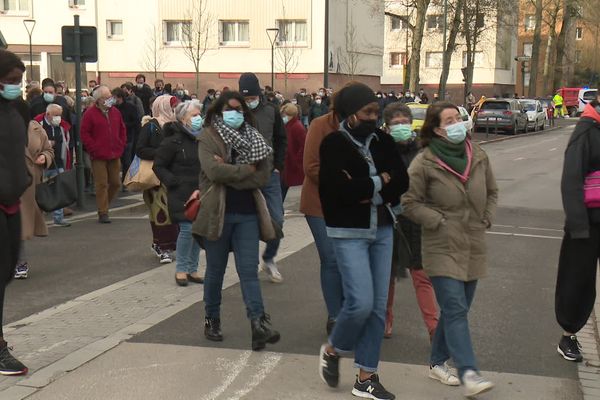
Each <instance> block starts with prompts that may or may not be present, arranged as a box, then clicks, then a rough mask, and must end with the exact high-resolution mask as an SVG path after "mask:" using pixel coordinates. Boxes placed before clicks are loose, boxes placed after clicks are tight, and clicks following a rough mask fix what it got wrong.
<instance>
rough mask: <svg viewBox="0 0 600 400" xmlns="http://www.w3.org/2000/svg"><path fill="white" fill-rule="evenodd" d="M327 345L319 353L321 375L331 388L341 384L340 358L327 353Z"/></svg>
mask: <svg viewBox="0 0 600 400" xmlns="http://www.w3.org/2000/svg"><path fill="white" fill-rule="evenodd" d="M327 346H328V345H327V344H324V345H323V346H321V351H320V352H319V375H320V376H321V379H322V380H323V382H325V383H326V384H327V385H329V386H330V387H337V385H338V384H339V383H340V356H339V355H337V354H335V355H333V354H329V353H327Z"/></svg>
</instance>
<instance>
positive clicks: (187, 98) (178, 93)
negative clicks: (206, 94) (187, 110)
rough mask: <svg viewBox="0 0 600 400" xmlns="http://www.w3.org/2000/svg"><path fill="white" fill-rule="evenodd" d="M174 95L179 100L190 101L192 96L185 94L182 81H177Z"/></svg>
mask: <svg viewBox="0 0 600 400" xmlns="http://www.w3.org/2000/svg"><path fill="white" fill-rule="evenodd" d="M174 96H175V97H177V98H178V99H179V101H190V100H191V99H192V98H191V97H190V96H188V95H187V94H185V86H184V85H183V83H178V84H177V85H176V86H175V93H174Z"/></svg>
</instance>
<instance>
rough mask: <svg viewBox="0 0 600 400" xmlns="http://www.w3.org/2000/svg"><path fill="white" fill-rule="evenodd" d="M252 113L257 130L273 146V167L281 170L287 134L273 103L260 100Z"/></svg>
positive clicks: (283, 162)
mask: <svg viewBox="0 0 600 400" xmlns="http://www.w3.org/2000/svg"><path fill="white" fill-rule="evenodd" d="M252 113H253V115H254V118H255V119H256V124H257V129H258V131H259V132H260V134H261V135H263V137H264V138H265V140H266V141H267V144H268V145H269V146H271V147H273V156H272V162H273V167H274V168H275V169H277V170H279V171H283V167H284V164H285V152H286V150H287V134H286V132H285V125H284V124H283V120H282V119H281V115H280V114H279V111H278V110H277V108H276V107H275V106H274V105H272V104H270V103H264V102H261V103H260V104H259V105H258V107H256V108H255V109H254V110H252Z"/></svg>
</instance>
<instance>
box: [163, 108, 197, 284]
mask: <svg viewBox="0 0 600 400" xmlns="http://www.w3.org/2000/svg"><path fill="white" fill-rule="evenodd" d="M201 113H202V103H200V102H199V101H197V100H191V101H186V102H184V103H180V104H179V105H178V106H177V107H176V108H175V118H176V121H175V122H168V123H166V124H164V125H163V132H164V136H165V138H164V140H163V141H162V143H161V144H160V147H159V148H158V149H157V150H156V153H155V154H154V165H153V167H152V168H153V170H154V172H155V173H156V176H157V177H158V179H159V180H160V182H161V184H163V185H165V187H166V188H167V204H168V207H169V216H170V217H171V221H172V222H173V223H176V224H178V225H179V236H178V237H177V253H176V260H177V263H176V268H175V270H176V273H175V282H177V284H178V285H179V286H187V285H188V282H193V283H203V282H204V278H202V277H201V276H200V275H199V274H198V261H199V256H200V246H199V245H198V243H196V241H195V240H194V238H193V237H192V222H191V221H189V220H188V219H187V218H186V217H185V214H184V211H185V203H186V201H187V200H188V199H189V197H190V195H191V194H192V193H193V192H194V190H196V189H197V188H198V175H199V174H200V161H199V160H198V138H199V137H200V135H201V133H202V124H203V120H202V116H201Z"/></svg>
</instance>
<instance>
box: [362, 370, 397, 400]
mask: <svg viewBox="0 0 600 400" xmlns="http://www.w3.org/2000/svg"><path fill="white" fill-rule="evenodd" d="M352 394H353V395H354V396H356V397H362V398H363V399H373V400H394V399H395V398H396V396H394V395H393V394H391V393H390V392H388V391H387V390H385V388H384V387H383V385H382V384H381V383H379V376H378V375H377V374H373V375H371V377H370V378H369V379H367V380H366V381H364V382H361V381H360V380H359V379H358V376H357V377H356V383H354V388H353V389H352Z"/></svg>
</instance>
